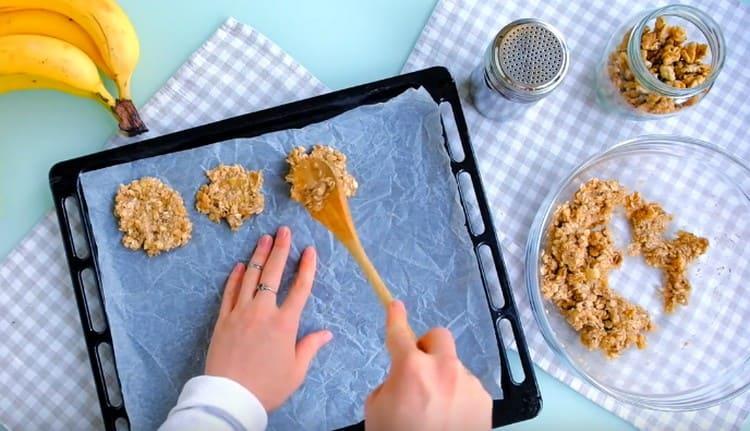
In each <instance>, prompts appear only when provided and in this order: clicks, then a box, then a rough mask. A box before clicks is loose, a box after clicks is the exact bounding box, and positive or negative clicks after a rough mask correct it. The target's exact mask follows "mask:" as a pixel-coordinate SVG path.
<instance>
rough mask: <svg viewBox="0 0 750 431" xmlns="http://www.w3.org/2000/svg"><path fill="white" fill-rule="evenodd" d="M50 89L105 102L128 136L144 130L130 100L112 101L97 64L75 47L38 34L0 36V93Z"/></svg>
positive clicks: (112, 98) (113, 99)
mask: <svg viewBox="0 0 750 431" xmlns="http://www.w3.org/2000/svg"><path fill="white" fill-rule="evenodd" d="M27 88H31V89H33V88H51V89H55V90H62V91H65V92H68V93H71V94H75V95H79V96H81V95H83V96H86V97H90V98H93V99H95V100H98V101H100V102H101V103H103V104H104V105H106V106H107V107H108V108H109V109H110V111H111V112H112V113H113V114H114V116H115V117H116V118H117V121H118V123H119V126H120V130H122V131H123V132H124V133H126V134H128V135H131V136H132V135H134V134H137V133H141V132H143V131H144V130H145V127H144V126H143V123H142V122H141V119H140V118H139V116H138V112H137V111H135V109H132V107H133V104H132V103H122V101H121V100H115V98H114V97H112V95H111V94H110V93H109V91H107V89H106V88H105V87H104V84H103V83H102V80H101V78H100V77H99V71H98V70H97V69H96V65H95V64H94V63H93V61H92V60H91V59H90V58H89V57H88V56H87V55H86V53H85V52H83V51H81V50H80V49H79V48H77V47H76V46H74V45H72V44H70V43H68V42H65V41H63V40H60V39H55V38H52V37H49V36H39V35H29V34H20V35H9V36H0V92H2V91H14V90H21V89H27Z"/></svg>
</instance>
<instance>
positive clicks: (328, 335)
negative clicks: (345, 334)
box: [323, 331, 333, 343]
mask: <svg viewBox="0 0 750 431" xmlns="http://www.w3.org/2000/svg"><path fill="white" fill-rule="evenodd" d="M331 340H333V332H331V331H325V332H324V333H323V342H324V343H327V342H329V341H331Z"/></svg>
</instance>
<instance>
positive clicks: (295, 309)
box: [281, 247, 318, 320]
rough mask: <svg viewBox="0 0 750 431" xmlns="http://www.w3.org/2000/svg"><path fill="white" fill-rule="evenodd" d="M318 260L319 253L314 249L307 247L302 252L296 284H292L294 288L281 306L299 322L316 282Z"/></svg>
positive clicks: (295, 279)
mask: <svg viewBox="0 0 750 431" xmlns="http://www.w3.org/2000/svg"><path fill="white" fill-rule="evenodd" d="M317 260H318V258H317V253H316V252H315V249H314V248H313V247H307V248H306V249H305V251H304V252H302V258H301V259H300V261H299V268H298V269H297V276H296V277H295V278H294V283H292V288H291V289H290V290H289V295H288V296H287V297H286V300H285V301H284V305H282V306H281V308H282V310H284V311H285V312H288V313H289V314H291V315H292V316H294V318H295V319H297V320H299V316H300V314H302V309H303V308H305V304H306V303H307V299H308V298H309V297H310V291H311V290H312V286H313V281H314V280H315V266H316V265H317Z"/></svg>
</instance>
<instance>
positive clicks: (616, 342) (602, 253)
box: [541, 179, 653, 358]
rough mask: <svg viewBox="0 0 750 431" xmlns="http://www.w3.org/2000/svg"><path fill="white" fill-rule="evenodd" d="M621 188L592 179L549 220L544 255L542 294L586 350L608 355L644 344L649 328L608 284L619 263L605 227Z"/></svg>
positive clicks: (620, 199)
mask: <svg viewBox="0 0 750 431" xmlns="http://www.w3.org/2000/svg"><path fill="white" fill-rule="evenodd" d="M624 199H625V190H624V188H623V187H622V186H620V184H618V183H617V182H616V181H602V180H598V179H593V180H590V181H588V182H587V183H585V184H583V185H582V186H581V188H580V189H579V190H578V191H577V192H576V193H575V195H574V196H573V199H572V200H570V201H569V202H566V203H564V204H562V205H560V206H559V207H558V208H557V209H556V211H555V213H554V215H553V218H552V222H551V223H550V227H549V232H548V238H549V239H548V242H547V246H546V248H545V250H544V251H543V253H542V265H541V276H542V286H541V290H542V294H543V295H544V297H545V298H547V299H549V300H551V301H552V302H553V303H554V304H555V305H556V306H557V308H558V309H559V310H560V312H561V313H562V315H563V316H564V317H565V319H566V320H567V322H568V323H569V324H570V325H571V326H572V327H573V329H575V330H576V331H577V332H578V333H579V334H580V337H581V342H582V343H583V344H584V345H585V346H586V347H588V348H589V349H600V350H602V351H603V352H604V353H605V354H606V355H607V356H608V357H610V358H614V357H617V356H619V355H620V354H621V353H622V351H623V350H625V349H627V348H628V347H630V346H632V345H635V346H637V347H638V348H644V347H645V346H646V337H645V334H646V333H647V332H649V331H651V330H652V329H653V324H652V323H651V318H650V317H649V315H648V313H647V312H646V310H644V309H643V308H642V307H640V306H638V305H636V304H632V303H631V302H629V301H628V300H627V299H625V298H623V297H622V296H620V295H618V294H617V293H616V292H614V291H613V290H612V289H610V287H609V282H608V278H609V273H610V271H612V270H613V269H616V268H618V267H619V266H620V265H621V263H622V254H621V253H620V252H619V251H618V250H616V249H615V246H614V243H613V240H612V234H611V231H610V229H609V227H608V226H607V225H608V223H609V220H610V218H611V217H612V212H613V211H614V209H615V208H616V207H618V206H621V205H623V202H624Z"/></svg>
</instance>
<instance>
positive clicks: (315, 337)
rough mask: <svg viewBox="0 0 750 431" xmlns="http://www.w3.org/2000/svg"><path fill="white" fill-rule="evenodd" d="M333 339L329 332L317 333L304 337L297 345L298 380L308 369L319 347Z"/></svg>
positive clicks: (301, 378) (302, 377)
mask: <svg viewBox="0 0 750 431" xmlns="http://www.w3.org/2000/svg"><path fill="white" fill-rule="evenodd" d="M332 338H333V334H332V333H331V331H318V332H313V333H312V334H308V335H305V336H304V337H302V339H301V340H299V342H298V343H297V349H296V351H297V373H298V378H299V380H300V381H302V380H303V379H304V377H305V375H307V370H308V369H310V363H312V360H313V359H314V358H315V355H317V354H318V351H319V350H320V348H321V347H323V346H325V345H326V344H328V342H329V341H331V339H332Z"/></svg>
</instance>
